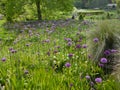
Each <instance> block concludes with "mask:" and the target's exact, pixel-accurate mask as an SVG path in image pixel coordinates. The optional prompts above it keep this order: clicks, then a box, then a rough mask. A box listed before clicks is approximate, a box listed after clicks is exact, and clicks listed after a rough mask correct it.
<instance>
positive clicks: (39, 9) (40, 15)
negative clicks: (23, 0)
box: [36, 0, 42, 20]
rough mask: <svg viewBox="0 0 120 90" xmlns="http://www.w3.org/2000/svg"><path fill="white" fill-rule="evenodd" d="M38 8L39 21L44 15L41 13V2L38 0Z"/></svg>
mask: <svg viewBox="0 0 120 90" xmlns="http://www.w3.org/2000/svg"><path fill="white" fill-rule="evenodd" d="M36 7H37V14H38V20H42V13H41V8H40V0H36Z"/></svg>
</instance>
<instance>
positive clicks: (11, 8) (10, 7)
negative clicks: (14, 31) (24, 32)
mask: <svg viewBox="0 0 120 90" xmlns="http://www.w3.org/2000/svg"><path fill="white" fill-rule="evenodd" d="M23 4H24V2H23V0H19V1H18V0H1V1H0V13H1V14H3V15H4V16H5V17H6V19H7V21H10V22H12V21H13V19H14V18H16V17H18V16H19V15H20V14H22V6H23Z"/></svg>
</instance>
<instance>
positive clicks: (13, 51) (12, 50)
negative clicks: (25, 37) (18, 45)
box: [9, 48, 17, 53]
mask: <svg viewBox="0 0 120 90" xmlns="http://www.w3.org/2000/svg"><path fill="white" fill-rule="evenodd" d="M9 51H10V52H11V53H16V52H17V50H14V49H13V48H9Z"/></svg>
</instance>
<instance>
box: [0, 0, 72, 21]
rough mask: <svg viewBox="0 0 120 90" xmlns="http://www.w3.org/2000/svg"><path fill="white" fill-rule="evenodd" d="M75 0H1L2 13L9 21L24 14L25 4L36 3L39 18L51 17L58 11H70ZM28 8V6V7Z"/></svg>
mask: <svg viewBox="0 0 120 90" xmlns="http://www.w3.org/2000/svg"><path fill="white" fill-rule="evenodd" d="M73 1H74V0H1V1H0V3H1V4H0V8H1V13H2V14H3V15H4V16H5V17H6V19H7V20H8V21H13V19H14V18H16V17H19V15H21V14H24V11H25V10H24V6H25V5H28V4H29V5H31V6H32V5H35V6H36V7H35V9H36V12H37V18H38V20H42V19H43V17H50V16H52V14H53V13H56V12H68V11H71V10H72V9H73ZM27 9H28V8H27Z"/></svg>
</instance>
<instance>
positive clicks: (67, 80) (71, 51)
mask: <svg viewBox="0 0 120 90" xmlns="http://www.w3.org/2000/svg"><path fill="white" fill-rule="evenodd" d="M2 23H4V21H0V24H2ZM2 26H3V25H1V29H0V59H1V61H0V85H1V86H0V88H1V89H2V90H94V89H95V90H102V89H103V90H119V84H118V83H117V82H116V81H115V79H114V78H113V77H112V76H110V75H105V74H104V71H103V70H102V68H101V66H100V65H97V64H96V63H95V62H93V57H92V55H91V54H90V53H89V52H88V47H89V45H88V44H87V41H88V39H87V36H86V35H87V34H88V33H89V29H91V28H93V27H95V25H94V23H92V22H90V21H82V22H81V21H77V20H71V19H66V20H51V21H43V22H38V21H33V22H23V23H22V22H21V23H14V24H9V23H8V24H6V25H5V28H3V27H2ZM8 27H9V28H8ZM95 38H97V37H94V38H93V39H92V42H93V43H94V44H96V42H98V40H97V41H96V40H95Z"/></svg>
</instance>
